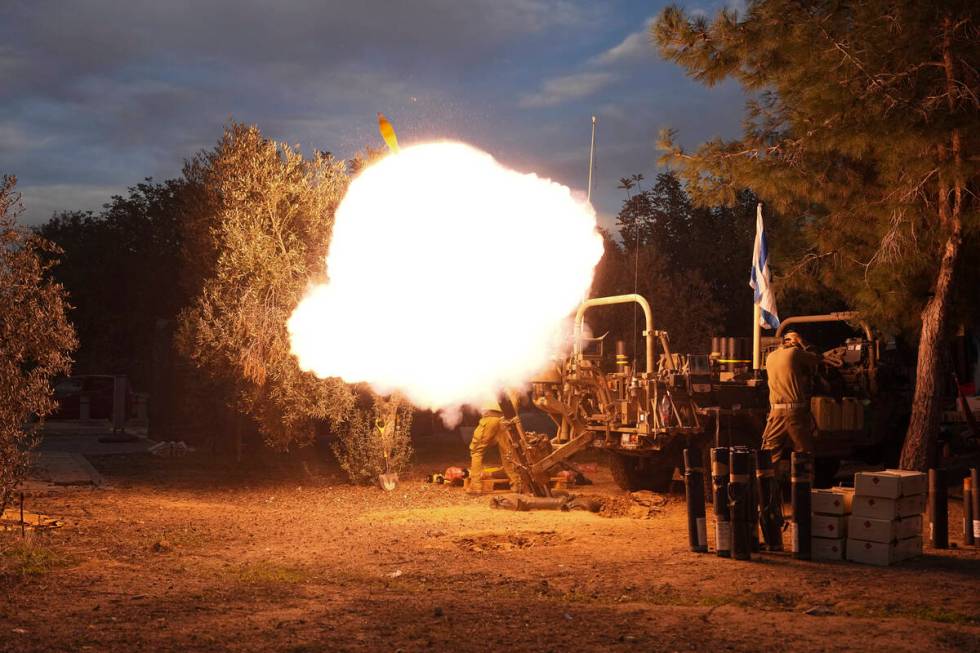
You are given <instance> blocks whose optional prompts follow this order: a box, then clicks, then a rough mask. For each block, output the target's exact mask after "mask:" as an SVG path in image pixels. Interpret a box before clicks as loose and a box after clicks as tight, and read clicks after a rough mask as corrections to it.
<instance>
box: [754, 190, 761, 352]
mask: <svg viewBox="0 0 980 653" xmlns="http://www.w3.org/2000/svg"><path fill="white" fill-rule="evenodd" d="M756 211H757V212H758V213H757V215H760V216H761V215H762V202H759V205H758V206H757V207H756ZM761 321H762V306H761V305H760V303H759V302H757V301H755V297H754V296H753V297H752V369H753V370H759V369H761V368H762V351H761V350H762V327H760V326H759V322H761Z"/></svg>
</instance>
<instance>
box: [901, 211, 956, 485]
mask: <svg viewBox="0 0 980 653" xmlns="http://www.w3.org/2000/svg"><path fill="white" fill-rule="evenodd" d="M961 241H962V236H961V233H960V229H959V224H958V221H957V224H954V226H953V230H952V233H950V235H949V238H948V239H947V240H946V245H945V247H944V248H943V258H942V261H941V262H940V264H939V274H938V275H937V278H936V287H935V294H934V295H933V296H932V298H931V299H930V300H929V302H928V303H927V304H926V307H925V309H923V311H922V334H921V336H920V337H919V358H918V363H917V365H916V370H915V394H914V395H913V398H912V417H911V419H910V420H909V430H908V433H906V435H905V446H904V447H902V460H901V463H900V464H899V467H901V468H902V469H913V470H919V471H926V470H927V469H928V468H929V467H930V465H935V464H936V458H935V457H936V436H937V435H938V433H939V418H940V414H941V410H942V389H943V381H944V379H945V378H946V375H945V373H944V372H945V369H946V358H947V356H946V354H947V352H946V345H947V343H948V340H949V337H948V335H949V309H950V305H951V303H952V301H951V300H952V295H953V284H954V281H955V279H954V277H955V274H956V268H957V266H958V264H959V258H960V245H961Z"/></svg>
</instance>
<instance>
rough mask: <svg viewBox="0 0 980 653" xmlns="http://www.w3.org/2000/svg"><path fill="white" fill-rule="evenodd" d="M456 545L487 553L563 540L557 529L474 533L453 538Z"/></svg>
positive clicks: (539, 545) (550, 544)
mask: <svg viewBox="0 0 980 653" xmlns="http://www.w3.org/2000/svg"><path fill="white" fill-rule="evenodd" d="M453 541H454V543H455V544H456V546H458V547H459V548H461V549H464V550H466V551H473V552H476V553H485V552H487V551H512V550H514V549H531V548H534V547H541V546H554V545H555V544H558V543H560V542H561V537H560V536H559V535H558V534H557V533H556V532H555V531H526V532H520V533H479V534H477V533H473V534H470V535H464V536H461V537H457V538H456V539H455V540H453Z"/></svg>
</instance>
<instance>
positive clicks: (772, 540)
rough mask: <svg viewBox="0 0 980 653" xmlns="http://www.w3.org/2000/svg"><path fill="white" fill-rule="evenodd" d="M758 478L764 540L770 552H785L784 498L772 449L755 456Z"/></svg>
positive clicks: (760, 451)
mask: <svg viewBox="0 0 980 653" xmlns="http://www.w3.org/2000/svg"><path fill="white" fill-rule="evenodd" d="M755 461H756V472H755V474H756V478H757V480H758V481H759V524H760V526H762V539H763V540H764V541H765V543H766V549H768V550H769V551H782V550H783V497H782V492H781V491H780V488H779V481H778V480H776V470H774V469H773V468H772V449H760V450H759V451H757V452H756V455H755Z"/></svg>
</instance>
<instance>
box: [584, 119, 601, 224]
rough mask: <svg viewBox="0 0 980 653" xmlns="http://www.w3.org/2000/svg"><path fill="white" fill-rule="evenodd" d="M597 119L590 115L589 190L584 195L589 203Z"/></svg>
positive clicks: (590, 201) (590, 200)
mask: <svg viewBox="0 0 980 653" xmlns="http://www.w3.org/2000/svg"><path fill="white" fill-rule="evenodd" d="M597 122H598V121H597V120H596V117H595V116H592V145H591V146H589V190H588V191H587V192H586V197H587V198H588V200H589V203H590V204H591V203H592V166H593V164H594V162H595V126H596V123H597Z"/></svg>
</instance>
